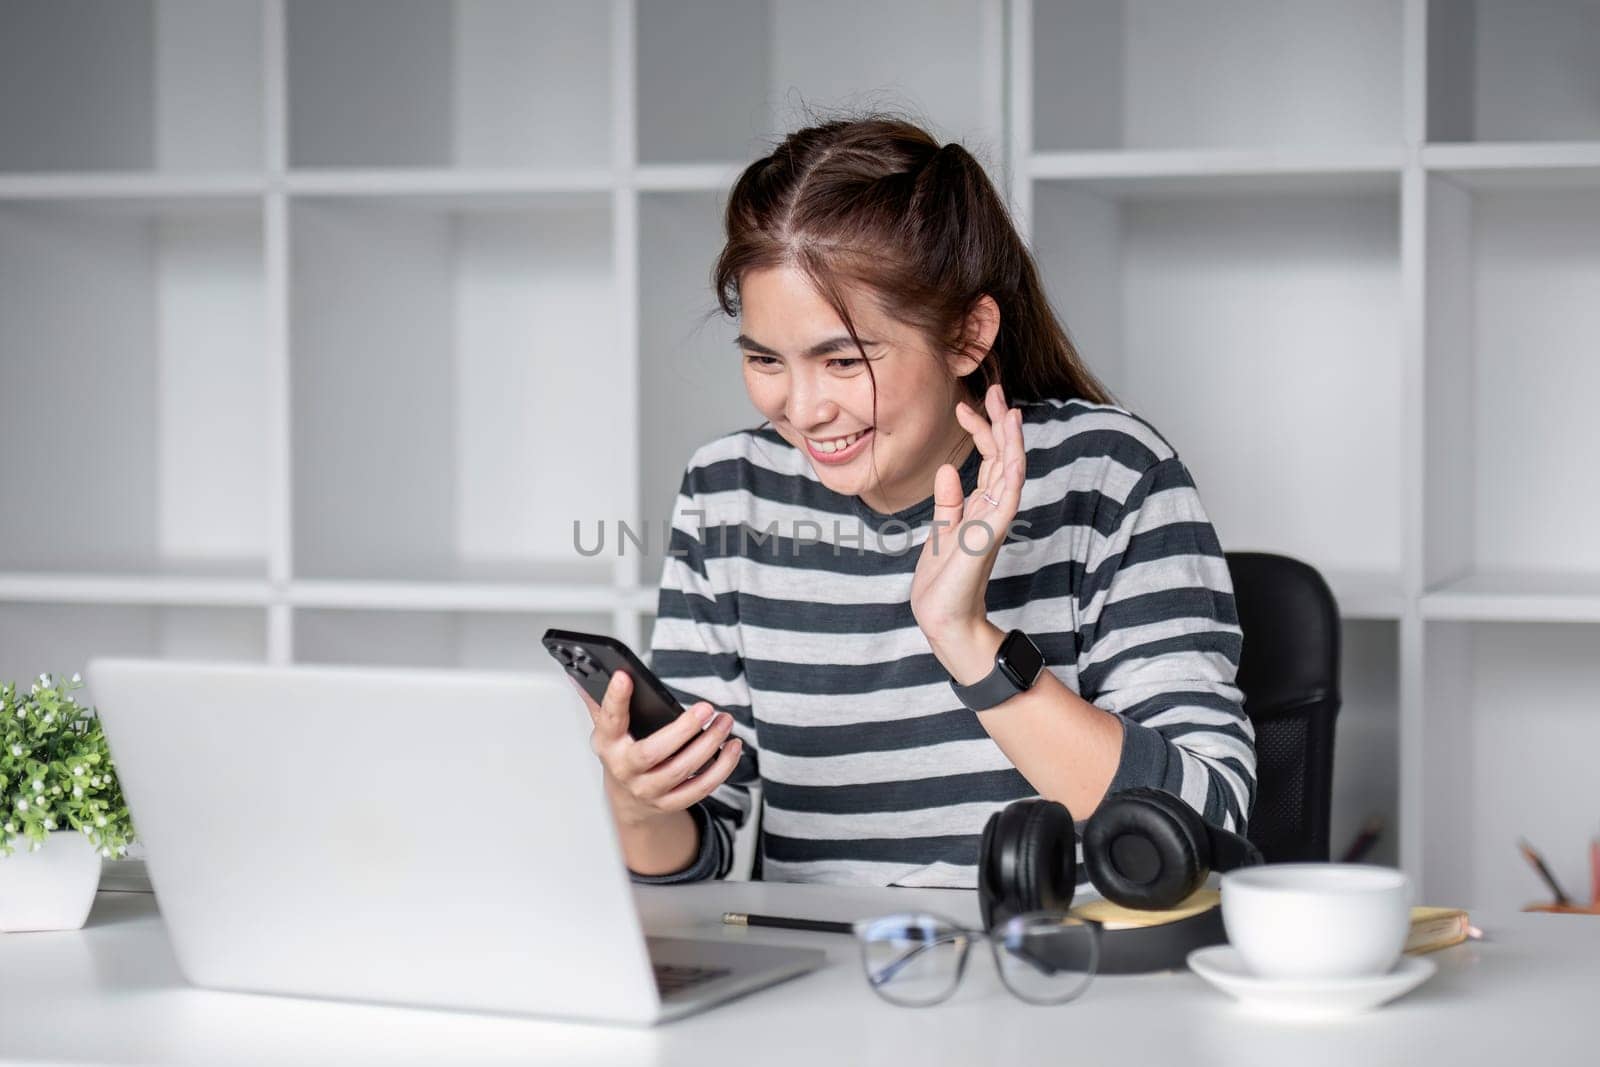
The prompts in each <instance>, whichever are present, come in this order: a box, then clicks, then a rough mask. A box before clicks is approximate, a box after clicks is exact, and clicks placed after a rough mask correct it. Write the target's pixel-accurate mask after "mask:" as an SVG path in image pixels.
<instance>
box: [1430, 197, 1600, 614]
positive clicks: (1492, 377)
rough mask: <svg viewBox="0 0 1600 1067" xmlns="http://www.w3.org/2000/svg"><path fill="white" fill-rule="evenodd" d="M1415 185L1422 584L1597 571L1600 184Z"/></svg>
mask: <svg viewBox="0 0 1600 1067" xmlns="http://www.w3.org/2000/svg"><path fill="white" fill-rule="evenodd" d="M1425 196H1426V217H1427V240H1428V242H1429V247H1428V251H1427V277H1426V285H1427V308H1428V318H1427V333H1426V364H1425V371H1424V386H1425V388H1426V390H1427V399H1426V404H1427V410H1428V412H1429V419H1428V421H1427V426H1426V438H1425V440H1426V448H1427V456H1426V460H1425V466H1426V469H1427V470H1428V471H1429V481H1428V495H1427V498H1426V511H1425V515H1424V530H1423V532H1424V540H1425V547H1424V557H1423V562H1424V571H1425V573H1424V575H1423V577H1424V585H1425V587H1427V588H1436V587H1438V586H1441V585H1443V584H1444V583H1446V582H1451V581H1454V580H1456V579H1458V578H1462V577H1469V576H1472V575H1498V574H1512V575H1516V574H1522V573H1526V572H1530V571H1532V572H1543V573H1547V574H1553V575H1561V576H1568V577H1569V578H1570V579H1571V580H1572V581H1573V583H1574V588H1578V589H1581V588H1583V585H1582V584H1581V583H1583V582H1589V583H1591V584H1592V582H1593V580H1594V578H1595V576H1597V575H1600V542H1597V541H1596V540H1595V538H1594V537H1593V534H1592V531H1593V529H1594V528H1595V525H1596V524H1597V523H1600V496H1597V495H1596V494H1595V493H1594V492H1593V491H1592V490H1591V488H1590V487H1591V486H1593V484H1594V471H1595V470H1596V469H1597V467H1600V438H1596V436H1595V435H1594V434H1593V432H1592V431H1591V425H1592V422H1593V412H1592V410H1591V404H1590V401H1589V398H1590V397H1592V396H1594V395H1595V394H1596V392H1597V391H1600V363H1597V362H1596V361H1595V359H1594V358H1593V351H1594V338H1595V337H1596V336H1600V303H1597V302H1596V300H1595V294H1596V293H1597V292H1600V188H1597V189H1568V190H1550V189H1545V190H1537V191H1527V190H1515V189H1512V190H1500V189H1494V190H1473V189H1467V188H1463V187H1461V186H1460V185H1458V184H1456V183H1455V182H1454V181H1453V180H1451V179H1449V178H1447V177H1443V176H1438V175H1435V176H1432V177H1430V178H1429V179H1428V182H1427V186H1426V191H1425ZM1463 592H1469V593H1474V595H1475V592H1474V591H1473V590H1471V588H1470V587H1468V588H1467V589H1465V590H1463ZM1546 592H1547V587H1545V586H1542V585H1540V584H1538V583H1537V582H1535V583H1534V584H1532V585H1530V587H1529V593H1531V595H1532V597H1533V598H1534V599H1533V601H1531V602H1520V603H1519V600H1520V596H1519V595H1518V594H1511V595H1510V596H1509V598H1508V599H1506V600H1504V601H1503V604H1504V605H1505V607H1506V608H1507V610H1512V611H1517V612H1519V613H1520V612H1523V611H1526V610H1529V609H1535V610H1536V609H1537V608H1538V604H1537V601H1538V599H1539V598H1542V597H1544V596H1545V595H1546ZM1580 599H1581V596H1580ZM1449 605H1450V600H1449V598H1446V600H1445V603H1444V605H1443V606H1445V607H1446V608H1448V607H1449ZM1434 606H1435V607H1437V606H1439V604H1438V602H1435V604H1434ZM1473 610H1476V609H1473ZM1582 610H1584V609H1582V608H1579V611H1580V612H1581V611H1582Z"/></svg>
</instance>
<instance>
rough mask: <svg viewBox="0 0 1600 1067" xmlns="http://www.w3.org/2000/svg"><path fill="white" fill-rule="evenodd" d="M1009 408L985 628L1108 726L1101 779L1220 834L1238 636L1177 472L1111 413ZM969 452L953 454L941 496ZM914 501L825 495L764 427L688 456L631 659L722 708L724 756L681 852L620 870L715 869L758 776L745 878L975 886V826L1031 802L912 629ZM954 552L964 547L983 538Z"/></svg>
mask: <svg viewBox="0 0 1600 1067" xmlns="http://www.w3.org/2000/svg"><path fill="white" fill-rule="evenodd" d="M1018 406H1019V407H1021V408H1022V410H1023V413H1024V418H1023V441H1024V444H1025V446H1026V450H1027V480H1026V482H1025V484H1024V486H1023V490H1022V502H1021V506H1020V508H1019V511H1018V516H1017V518H1018V524H1017V527H1016V529H1015V531H1014V533H1013V536H1012V538H1011V539H1008V540H1007V542H1006V543H1005V544H1004V545H1003V546H1002V547H1001V549H1000V554H999V558H998V560H997V561H996V563H995V567H994V571H993V575H992V577H991V578H990V582H989V587H988V591H987V605H988V612H989V618H990V619H991V620H992V621H993V622H994V623H995V624H996V625H997V626H999V627H1000V628H1001V629H1002V630H1009V629H1013V628H1018V629H1022V630H1024V631H1026V632H1027V633H1028V635H1029V636H1030V637H1032V638H1033V641H1034V643H1035V644H1037V645H1038V646H1039V649H1040V650H1041V651H1042V652H1043V653H1044V657H1045V663H1046V666H1047V668H1048V669H1049V670H1050V671H1052V672H1053V673H1054V674H1055V675H1056V677H1058V678H1059V679H1061V681H1062V682H1063V683H1065V684H1066V685H1067V686H1068V687H1069V688H1071V689H1072V690H1074V691H1075V692H1077V693H1079V694H1080V695H1082V696H1083V697H1084V698H1085V699H1087V700H1089V701H1091V702H1093V703H1094V704H1096V705H1098V706H1099V707H1101V708H1104V709H1106V710H1108V711H1111V712H1115V713H1117V714H1118V715H1119V716H1120V717H1121V720H1122V723H1123V725H1124V738H1123V744H1122V755H1121V762H1120V764H1119V766H1118V768H1117V771H1116V776H1115V778H1114V780H1113V782H1112V785H1111V789H1112V790H1113V791H1115V790H1118V789H1124V788H1128V787H1131V786H1135V785H1153V786H1158V787H1161V788H1164V789H1167V790H1170V791H1172V792H1174V793H1177V794H1179V795H1180V796H1182V797H1183V799H1184V800H1185V801H1186V802H1188V803H1189V804H1190V805H1191V806H1193V807H1194V808H1195V810H1197V811H1199V812H1200V813H1201V815H1202V816H1203V817H1204V818H1205V819H1206V820H1207V821H1208V822H1211V823H1214V824H1216V825H1218V826H1222V827H1224V828H1227V829H1235V830H1241V831H1242V829H1243V827H1244V823H1245V818H1246V816H1247V814H1248V812H1249V811H1250V808H1251V804H1252V802H1253V800H1254V794H1255V784H1256V782H1255V749H1254V734H1253V732H1252V730H1251V728H1250V723H1249V720H1247V719H1246V718H1245V716H1244V713H1243V711H1242V708H1241V703H1240V699H1241V698H1240V693H1239V690H1238V689H1237V688H1236V687H1235V686H1234V677H1235V672H1236V670H1237V666H1238V662H1239V648H1240V630H1239V626H1238V617H1237V614H1236V612H1235V608H1234V600H1233V586H1232V583H1231V581H1230V579H1229V576H1228V569H1227V565H1226V562H1225V560H1224V558H1223V555H1222V550H1221V548H1220V546H1219V544H1218V540H1217V536H1216V533H1215V531H1214V530H1213V528H1212V526H1211V523H1210V520H1209V519H1208V518H1207V517H1206V513H1205V511H1204V509H1203V508H1202V507H1201V503H1200V498H1199V495H1198V493H1197V492H1196V490H1195V487H1194V483H1193V481H1192V480H1191V479H1190V476H1189V473H1188V471H1187V470H1186V469H1185V467H1184V466H1183V463H1182V462H1181V461H1180V460H1179V458H1178V456H1177V454H1176V453H1175V451H1174V450H1173V449H1172V447H1171V446H1170V445H1169V444H1168V443H1167V442H1166V441H1165V440H1164V439H1163V438H1162V437H1161V436H1160V435H1159V434H1158V433H1156V432H1155V430H1153V429H1152V428H1151V427H1150V426H1149V425H1148V424H1147V423H1145V422H1143V421H1142V420H1140V419H1138V418H1137V417H1135V416H1133V415H1130V414H1129V413H1128V412H1126V411H1124V410H1122V409H1120V408H1116V407H1110V406H1104V405H1095V404H1089V403H1085V402H1083V401H1076V400H1074V401H1066V402H1061V401H1040V402H1036V403H1031V404H1021V405H1018ZM980 462H981V457H980V456H979V454H978V452H977V450H976V449H974V450H973V451H972V453H971V454H970V456H969V457H968V459H967V461H966V462H965V463H964V464H963V466H962V468H961V481H962V487H963V492H964V493H970V492H971V491H972V490H973V488H974V487H975V485H976V480H977V473H978V467H979V464H980ZM932 513H933V500H932V497H931V495H930V496H929V498H928V499H926V500H924V501H923V502H922V503H921V504H918V505H915V506H913V507H910V508H907V509H906V510H904V511H901V512H898V513H896V514H893V515H883V514H880V513H877V512H874V511H872V510H871V509H870V508H868V507H867V506H866V505H865V504H864V503H862V502H861V500H860V498H858V497H854V496H844V495H841V494H839V493H835V492H833V491H832V490H830V489H828V488H827V487H825V486H824V485H823V484H822V483H821V482H820V481H819V480H818V478H817V476H816V473H815V472H814V471H813V470H812V468H811V465H810V462H809V461H808V459H807V458H806V457H805V456H804V455H803V454H801V453H800V452H799V451H798V450H796V449H795V448H794V447H793V446H792V445H790V444H789V443H788V442H786V441H784V440H783V438H782V437H780V436H779V435H778V434H777V432H776V431H773V430H771V429H751V430H740V431H738V432H735V433H731V434H728V435H726V436H723V437H720V438H718V439H717V440H714V441H712V442H710V443H709V444H707V445H705V446H703V447H702V448H700V449H699V450H698V451H696V452H695V454H694V456H693V458H692V459H691V460H690V463H689V467H688V469H687V471H686V472H685V474H684V479H683V484H682V488H681V490H680V492H679V495H678V499H677V502H676V506H675V515H674V518H673V532H672V535H671V549H672V553H673V554H672V555H670V556H669V557H668V558H667V560H666V561H665V565H664V567H663V573H662V581H661V587H660V598H659V604H658V614H657V619H656V624H655V631H654V635H653V638H652V642H651V659H652V664H651V665H652V667H653V669H654V670H655V672H656V673H657V674H658V675H659V676H660V677H661V678H662V680H663V681H664V682H666V684H667V685H668V687H669V688H670V689H672V691H673V693H674V695H676V696H677V697H678V699H679V700H681V701H682V702H683V703H684V704H685V705H688V704H691V703H694V702H695V701H698V700H707V701H710V702H711V703H712V704H713V705H714V706H716V707H717V708H720V709H722V710H725V711H728V712H730V713H732V715H733V716H734V722H735V725H734V733H735V734H736V735H737V736H738V737H740V738H742V739H743V741H744V746H745V747H744V754H743V756H742V757H741V761H740V764H739V767H738V768H737V769H736V770H735V772H734V774H733V775H732V776H731V777H730V779H729V781H728V783H727V784H725V785H723V786H722V787H720V788H719V789H718V790H717V791H716V792H715V793H714V794H713V795H712V796H711V797H710V798H708V799H707V800H706V801H704V802H702V803H701V804H700V805H697V806H696V808H695V809H694V811H693V814H694V815H695V818H696V820H697V823H698V825H699V827H700V852H699V855H698V857H697V858H696V860H695V862H694V863H693V864H692V865H691V866H690V867H688V868H687V869H685V870H683V871H681V872H678V873H677V874H672V875H665V876H660V877H657V878H642V877H640V878H638V880H639V881H651V882H670V881H691V880H696V879H701V878H708V877H722V876H723V875H725V874H726V873H727V871H728V867H729V863H730V862H731V859H732V852H733V849H732V840H733V837H732V835H733V831H734V830H735V829H736V828H737V827H738V826H740V825H742V824H743V822H744V820H745V819H746V818H747V817H748V815H749V810H750V805H751V799H750V791H749V788H748V787H749V786H750V785H751V784H752V783H756V782H759V783H760V785H761V790H762V797H763V800H764V813H763V817H762V822H761V833H760V839H759V847H760V849H761V854H762V866H763V877H765V878H767V879H771V880H778V881H803V882H832V883H848V884H871V885H899V886H959V887H968V888H970V887H972V886H975V885H976V884H977V866H976V865H977V854H978V839H979V834H980V833H981V831H982V828H983V824H984V822H985V820H987V819H988V817H989V815H990V814H991V813H992V812H995V811H998V810H999V809H1000V808H1002V807H1004V806H1005V805H1006V804H1007V803H1009V802H1010V801H1013V800H1017V799H1019V798H1022V797H1030V796H1036V795H1038V794H1037V791H1036V790H1035V789H1034V788H1033V787H1032V786H1031V785H1029V783H1028V782H1027V780H1026V779H1024V778H1023V776H1022V775H1021V774H1020V773H1019V772H1018V771H1017V769H1016V768H1015V767H1014V766H1013V765H1012V764H1011V762H1010V761H1009V760H1008V759H1007V758H1006V756H1005V754H1004V753H1003V752H1002V751H1001V750H1000V748H999V747H998V746H997V745H996V744H995V743H994V742H993V741H992V740H991V739H990V738H989V735H988V734H987V733H986V732H985V730H984V729H983V726H982V725H981V724H980V723H979V721H978V718H977V716H976V715H975V714H974V713H973V712H971V711H969V710H967V709H966V708H964V707H962V706H961V704H960V702H959V701H958V700H957V699H956V697H955V694H954V693H953V692H951V689H950V685H949V677H948V675H947V674H946V673H945V671H944V668H943V667H942V666H941V665H940V663H939V661H938V660H937V659H936V658H935V657H934V655H933V653H932V651H931V650H930V648H929V646H928V642H927V639H926V638H925V637H924V636H923V634H922V631H921V630H920V629H919V628H918V627H917V624H916V622H915V620H914V619H913V617H912V614H911V577H912V573H913V571H914V570H915V568H916V564H917V557H918V554H919V553H920V551H921V546H922V543H923V541H924V540H925V539H926V537H927V536H928V532H929V530H930V528H931V523H930V521H929V520H930V519H931V517H932ZM1022 523H1026V524H1027V525H1026V526H1022V525H1021V524H1022ZM977 532H978V533H979V534H980V535H981V531H977ZM943 536H949V533H948V532H946V533H944V534H943ZM969 545H970V547H971V548H972V549H974V550H981V548H982V537H981V536H977V537H974V538H973V539H972V540H971V541H969ZM1080 871H1081V867H1080ZM1080 877H1081V876H1080Z"/></svg>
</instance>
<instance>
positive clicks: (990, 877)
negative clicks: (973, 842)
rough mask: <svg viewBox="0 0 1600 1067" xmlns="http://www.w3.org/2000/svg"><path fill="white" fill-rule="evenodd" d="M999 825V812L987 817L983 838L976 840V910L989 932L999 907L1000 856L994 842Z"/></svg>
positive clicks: (996, 844)
mask: <svg viewBox="0 0 1600 1067" xmlns="http://www.w3.org/2000/svg"><path fill="white" fill-rule="evenodd" d="M999 825H1000V812H998V811H997V812H995V813H994V814H993V815H991V816H989V821H988V822H986V823H984V824H983V836H982V837H981V838H979V839H978V910H979V912H981V913H982V915H983V928H984V929H985V930H991V929H993V928H994V924H995V918H994V917H995V912H996V910H997V907H998V906H999V905H1000V900H999V896H1000V890H1001V886H1000V856H999V845H998V843H997V841H996V837H997V836H998V827H999Z"/></svg>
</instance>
